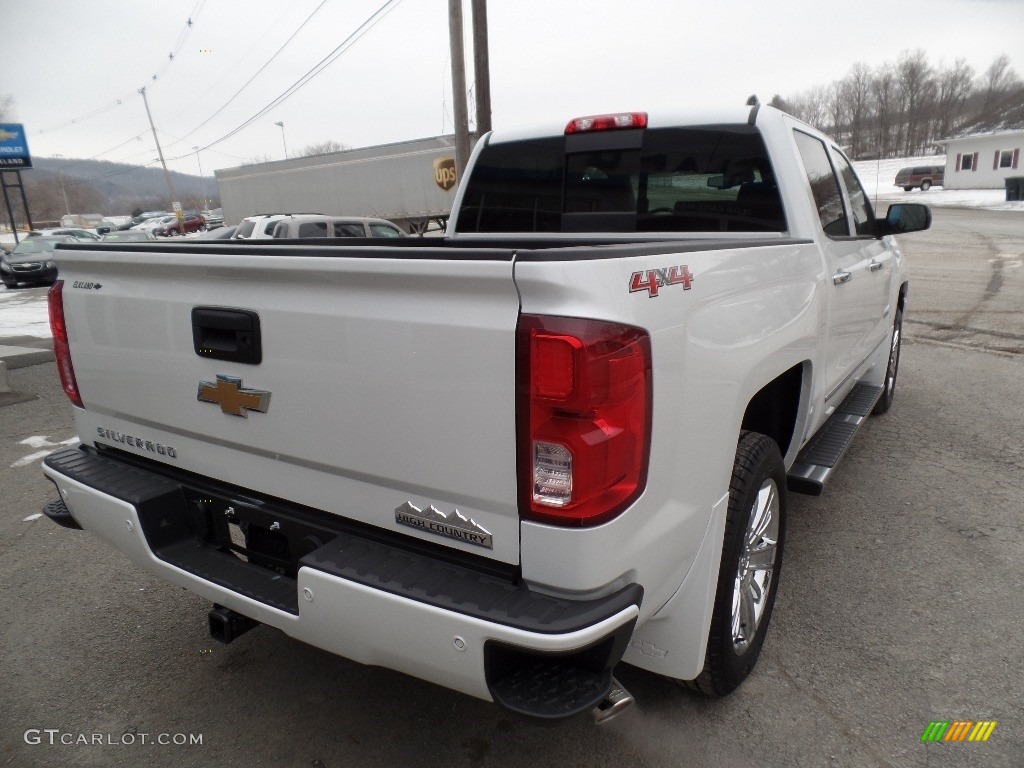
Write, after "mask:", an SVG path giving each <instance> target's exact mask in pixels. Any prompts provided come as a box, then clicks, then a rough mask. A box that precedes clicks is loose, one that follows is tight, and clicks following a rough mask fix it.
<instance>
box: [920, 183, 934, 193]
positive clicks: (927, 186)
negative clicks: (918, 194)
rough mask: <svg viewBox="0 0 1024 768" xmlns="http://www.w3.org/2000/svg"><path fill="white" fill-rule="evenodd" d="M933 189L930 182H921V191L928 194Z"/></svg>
mask: <svg viewBox="0 0 1024 768" xmlns="http://www.w3.org/2000/svg"><path fill="white" fill-rule="evenodd" d="M931 188H932V183H931V182H930V181H922V182H921V191H922V192H927V191H928V190H929V189H931Z"/></svg>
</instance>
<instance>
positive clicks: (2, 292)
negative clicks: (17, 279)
mask: <svg viewBox="0 0 1024 768" xmlns="http://www.w3.org/2000/svg"><path fill="white" fill-rule="evenodd" d="M9 336H38V337H39V338H43V339H48V338H50V318H49V314H48V310H47V307H46V291H45V290H39V289H35V290H33V289H28V288H19V289H16V290H11V289H10V288H0V345H2V344H3V339H4V338H5V337H9Z"/></svg>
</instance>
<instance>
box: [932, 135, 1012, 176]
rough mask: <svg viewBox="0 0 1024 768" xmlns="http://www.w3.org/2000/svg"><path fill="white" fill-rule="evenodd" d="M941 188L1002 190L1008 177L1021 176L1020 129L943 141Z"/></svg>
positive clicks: (941, 142)
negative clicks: (943, 156) (943, 176)
mask: <svg viewBox="0 0 1024 768" xmlns="http://www.w3.org/2000/svg"><path fill="white" fill-rule="evenodd" d="M938 143H939V144H941V145H943V146H944V147H945V148H946V174H945V179H944V180H943V182H942V186H943V188H944V189H1002V188H1003V187H1004V186H1006V181H1005V180H1006V179H1007V178H1008V177H1010V176H1024V166H1022V165H1021V157H1020V156H1021V149H1022V148H1024V130H1015V131H997V132H995V133H979V134H975V135H973V136H964V137H962V138H959V139H944V140H942V141H940V142H938Z"/></svg>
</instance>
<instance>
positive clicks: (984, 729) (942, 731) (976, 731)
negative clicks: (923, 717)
mask: <svg viewBox="0 0 1024 768" xmlns="http://www.w3.org/2000/svg"><path fill="white" fill-rule="evenodd" d="M996 725H997V723H996V721H995V720H981V721H978V722H974V721H973V720H953V721H949V720H944V721H932V722H930V723H928V727H927V728H925V729H924V733H922V734H921V741H923V742H926V743H934V742H938V741H988V737H989V736H991V735H992V731H994V730H995V729H996Z"/></svg>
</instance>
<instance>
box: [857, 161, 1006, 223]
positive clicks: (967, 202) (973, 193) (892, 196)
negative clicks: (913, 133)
mask: <svg viewBox="0 0 1024 768" xmlns="http://www.w3.org/2000/svg"><path fill="white" fill-rule="evenodd" d="M945 162H946V158H945V157H944V156H942V155H938V156H935V155H931V156H928V157H904V158H898V159H896V160H858V161H856V162H854V164H853V167H854V168H855V169H856V171H857V175H858V176H859V177H860V180H861V183H862V184H863V185H864V189H865V191H867V193H868V194H869V195H870V196H871V199H872V200H873V201H875V203H876V204H875V208H876V209H877V210H878V211H879V212H880V215H884V214H885V208H886V207H887V206H888V205H889V203H925V204H927V205H936V206H946V207H952V208H985V209H986V210H990V211H1020V212H1021V213H1024V201H1018V202H1012V203H1008V202H1006V190H1005V189H943V188H941V187H932V188H931V189H929V190H928V191H927V192H922V191H921V190H920V189H915V190H913V191H911V192H904V191H903V188H902V187H897V186H896V185H895V184H893V181H894V180H895V179H896V173H897V172H898V171H899V169H900V168H906V167H907V166H909V165H942V164H943V163H945Z"/></svg>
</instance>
